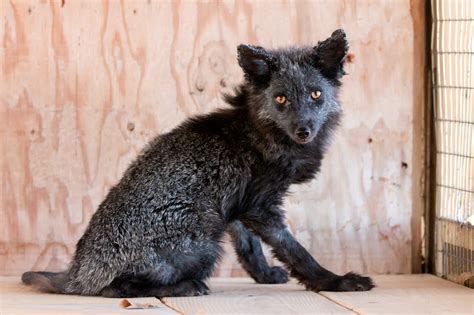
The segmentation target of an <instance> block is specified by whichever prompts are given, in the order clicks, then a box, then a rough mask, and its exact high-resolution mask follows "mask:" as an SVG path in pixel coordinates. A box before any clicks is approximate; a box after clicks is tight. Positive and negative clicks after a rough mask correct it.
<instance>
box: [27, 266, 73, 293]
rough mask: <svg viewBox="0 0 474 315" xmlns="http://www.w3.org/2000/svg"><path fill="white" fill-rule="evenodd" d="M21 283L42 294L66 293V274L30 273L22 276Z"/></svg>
mask: <svg viewBox="0 0 474 315" xmlns="http://www.w3.org/2000/svg"><path fill="white" fill-rule="evenodd" d="M21 281H23V283H24V284H26V285H31V286H32V287H34V288H35V289H37V290H40V291H42V292H48V293H63V294H64V293H66V292H65V289H64V287H65V284H66V281H67V277H66V272H46V271H38V272H34V271H28V272H25V273H24V274H23V275H22V276H21Z"/></svg>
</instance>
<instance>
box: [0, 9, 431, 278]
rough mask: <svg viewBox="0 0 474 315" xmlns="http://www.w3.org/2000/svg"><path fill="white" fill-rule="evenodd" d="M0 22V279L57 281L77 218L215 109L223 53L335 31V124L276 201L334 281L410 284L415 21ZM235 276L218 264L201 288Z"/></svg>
mask: <svg viewBox="0 0 474 315" xmlns="http://www.w3.org/2000/svg"><path fill="white" fill-rule="evenodd" d="M413 2H414V3H415V4H418V3H419V2H416V1H413ZM0 6H1V8H0V12H1V17H2V22H1V23H0V38H1V45H0V63H1V71H0V141H1V142H0V143H1V147H0V156H1V160H0V163H1V164H0V169H1V174H0V175H1V189H0V194H1V195H0V198H1V200H0V216H1V218H2V227H3V228H2V229H1V230H0V274H4V275H10V274H11V275H17V274H20V273H21V272H23V271H25V270H30V269H35V270H38V269H47V270H58V269H63V268H65V267H66V266H67V263H68V262H69V260H70V256H71V254H72V253H73V251H74V245H75V243H76V241H77V240H78V239H79V237H80V236H81V234H82V232H83V231H84V229H85V227H86V224H87V222H88V220H89V218H90V216H91V214H92V213H93V212H94V210H95V209H96V207H97V206H98V204H99V203H100V202H101V200H102V198H103V197H104V195H105V194H106V192H107V191H108V189H109V188H110V187H111V186H112V185H113V184H115V183H116V182H117V181H118V179H119V178H120V176H121V174H122V173H123V171H124V169H125V168H126V167H127V165H128V164H129V163H130V161H131V160H132V159H133V158H134V157H135V156H136V155H137V153H138V152H139V150H140V149H141V148H142V147H143V146H144V144H145V143H146V142H147V141H148V140H149V139H150V138H151V137H153V136H154V135H156V134H158V133H161V132H165V131H168V130H170V129H171V128H173V127H174V126H176V125H177V124H178V123H179V122H181V121H182V120H183V119H185V118H186V117H188V116H190V115H193V114H196V113H204V112H208V111H210V110H212V109H214V108H216V107H219V106H224V105H223V104H222V100H221V98H220V93H221V92H228V91H230V90H231V88H232V86H234V85H235V84H237V83H238V82H240V81H241V79H242V73H241V71H240V69H239V68H238V65H237V63H236V61H235V58H236V54H235V47H236V46H237V45H238V44H240V43H252V44H259V45H262V46H266V47H278V46H286V45H296V44H305V45H311V44H315V43H316V42H317V41H318V40H321V39H323V38H326V37H327V36H329V34H330V33H331V32H332V31H333V30H334V29H336V28H341V27H342V28H344V29H345V30H346V31H347V33H348V37H349V41H350V45H351V51H352V52H353V53H354V54H355V56H356V57H355V63H354V64H353V65H351V66H350V67H349V69H348V70H349V72H350V75H349V76H346V77H345V78H344V89H343V93H342V95H341V98H342V100H343V103H344V108H345V117H344V121H343V124H342V126H341V128H340V130H339V132H338V134H337V136H336V139H335V141H334V145H333V146H332V147H331V149H330V152H329V154H328V155H327V159H326V160H325V161H324V163H323V171H322V174H321V175H320V176H319V178H318V179H317V180H316V181H313V182H311V183H309V184H306V185H303V186H300V187H295V188H293V189H292V194H291V196H290V197H289V198H288V199H287V200H286V202H285V204H286V209H287V210H288V222H289V225H290V227H291V230H292V231H293V233H294V234H295V236H296V237H297V238H298V239H299V240H300V241H301V243H302V244H303V245H304V246H306V247H307V248H308V249H309V250H310V251H311V252H312V253H313V254H314V255H315V256H316V257H317V258H319V259H320V261H321V263H322V264H323V265H325V266H328V267H330V268H332V269H333V270H334V271H336V272H340V273H342V272H346V271H348V270H350V269H354V270H356V271H359V272H364V273H408V272H410V271H411V270H412V258H417V257H414V256H417V255H419V251H418V250H417V248H418V247H415V249H413V247H412V242H413V244H415V245H414V246H418V245H416V244H419V239H420V236H419V235H418V234H416V233H414V234H413V233H412V230H413V229H414V230H416V224H415V227H414V228H413V222H412V220H413V216H414V215H415V216H417V218H418V215H419V210H417V209H421V208H420V207H418V208H417V205H419V203H420V200H421V197H422V196H421V195H420V194H419V193H418V192H419V191H420V190H419V185H420V169H421V163H422V161H421V158H420V157H419V154H417V153H416V152H418V151H417V148H419V147H420V144H421V141H422V139H421V136H420V135H421V133H420V132H419V131H418V128H419V126H420V122H421V117H420V115H418V114H417V113H419V111H420V109H419V106H421V105H420V102H419V100H420V99H419V95H420V92H419V86H420V84H419V82H418V81H419V80H422V78H419V77H418V76H417V73H420V68H422V67H423V64H420V63H419V62H417V61H419V60H420V59H419V53H420V49H422V47H423V41H420V40H419V39H418V40H414V35H415V33H414V32H415V30H418V28H417V25H420V23H421V24H423V23H424V22H423V21H420V19H421V18H422V17H423V14H421V13H420V12H421V10H422V8H423V7H422V6H421V5H413V3H411V2H410V1H405V0H392V1H383V2H374V1H369V0H364V1H358V2H357V3H356V2H355V1H342V0H338V1H268V0H267V1H235V2H234V1H110V2H106V1H104V2H99V1H72V0H67V1H62V2H61V1H39V2H38V1H26V0H25V1H9V0H3V1H2V2H0ZM415 54H418V55H415ZM417 56H418V57H417ZM415 222H418V221H416V220H415ZM412 250H413V252H412ZM228 252H229V251H228ZM415 260H416V259H415ZM242 274H243V272H242V270H241V269H240V267H239V265H238V263H237V262H236V260H235V258H234V257H233V256H232V254H231V253H229V255H228V256H225V257H224V259H223V261H222V263H221V268H220V269H219V270H218V272H217V275H221V276H229V275H242Z"/></svg>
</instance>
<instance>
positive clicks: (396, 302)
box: [0, 275, 474, 315]
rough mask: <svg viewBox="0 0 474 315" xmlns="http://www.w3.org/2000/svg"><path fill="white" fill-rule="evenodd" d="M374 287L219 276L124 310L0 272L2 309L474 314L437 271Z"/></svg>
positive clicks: (468, 300)
mask: <svg viewBox="0 0 474 315" xmlns="http://www.w3.org/2000/svg"><path fill="white" fill-rule="evenodd" d="M373 278H374V279H375V282H376V284H377V287H376V288H375V289H373V290H372V291H368V292H320V293H319V294H317V293H314V292H308V291H305V290H304V289H303V287H301V286H300V285H298V284H296V283H295V282H290V283H288V284H283V285H260V284H256V283H254V282H253V281H252V280H251V279H249V278H213V279H211V281H210V282H211V283H210V288H211V290H212V291H211V294H210V295H208V296H200V297H183V298H164V299H162V300H163V303H164V304H160V301H159V300H158V299H154V298H145V299H130V300H134V301H151V302H152V303H153V304H156V305H159V307H158V308H154V309H149V310H124V309H121V308H120V307H119V305H118V304H119V302H120V301H121V299H107V298H99V297H81V296H66V295H55V294H41V293H38V292H35V291H33V290H31V289H30V288H28V287H26V286H23V285H22V284H20V283H19V279H18V278H17V277H0V314H2V315H4V314H5V315H7V314H8V315H9V314H15V315H16V314H65V315H67V314H122V313H123V314H126V313H127V314H132V313H133V314H135V313H140V314H142V313H146V314H151V313H153V314H165V315H168V314H176V313H182V314H190V315H191V314H199V315H204V314H209V315H212V314H354V313H357V314H373V315H378V314H474V304H473V303H474V291H473V290H471V289H468V288H465V287H462V286H459V285H456V284H454V283H451V282H449V281H446V280H442V279H440V278H437V277H434V276H432V275H391V276H374V277H373Z"/></svg>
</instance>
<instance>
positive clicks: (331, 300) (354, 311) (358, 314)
mask: <svg viewBox="0 0 474 315" xmlns="http://www.w3.org/2000/svg"><path fill="white" fill-rule="evenodd" d="M316 294H318V295H319V296H322V297H323V298H325V299H327V300H328V301H330V302H333V303H335V304H337V305H339V306H341V307H343V308H345V309H346V310H348V311H351V312H353V313H356V314H357V315H362V313H360V312H358V311H356V310H355V309H353V308H351V307H349V306H346V305H344V304H342V303H340V302H338V301H336V300H334V299H331V298H330V297H329V296H326V295H324V294H321V293H318V292H316Z"/></svg>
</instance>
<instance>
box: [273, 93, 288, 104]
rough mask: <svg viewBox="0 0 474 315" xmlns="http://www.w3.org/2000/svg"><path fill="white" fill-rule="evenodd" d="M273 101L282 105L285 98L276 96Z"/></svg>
mask: <svg viewBox="0 0 474 315" xmlns="http://www.w3.org/2000/svg"><path fill="white" fill-rule="evenodd" d="M275 100H276V101H277V103H278V104H282V105H283V104H285V102H286V97H285V96H283V95H278V96H277V97H275Z"/></svg>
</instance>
